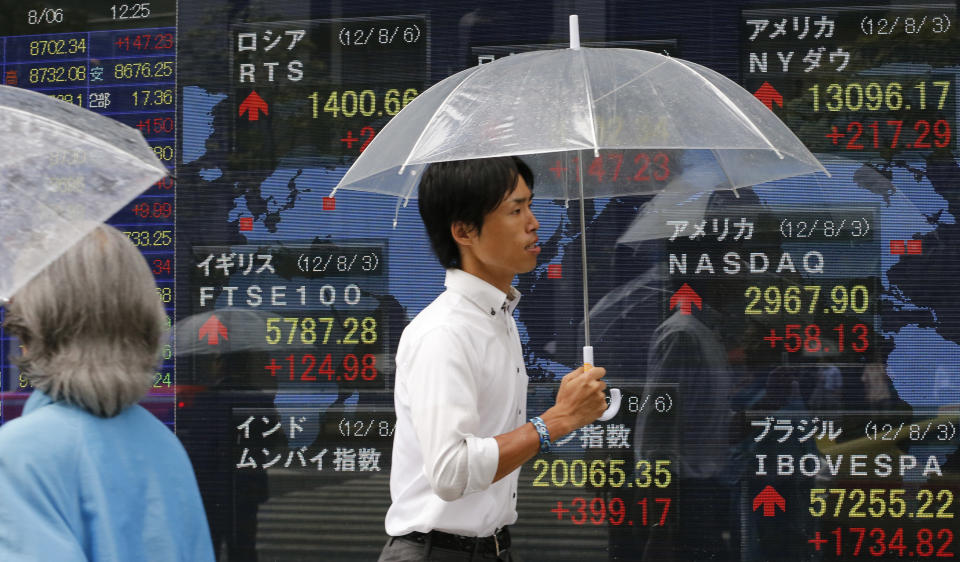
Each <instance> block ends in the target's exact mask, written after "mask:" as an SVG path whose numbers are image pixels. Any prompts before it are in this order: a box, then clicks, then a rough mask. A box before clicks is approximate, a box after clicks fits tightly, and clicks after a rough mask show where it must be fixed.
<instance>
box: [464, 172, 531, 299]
mask: <svg viewBox="0 0 960 562" xmlns="http://www.w3.org/2000/svg"><path fill="white" fill-rule="evenodd" d="M532 199H533V194H532V193H531V192H530V188H529V187H527V182H526V181H524V180H523V178H522V177H520V176H517V185H516V188H514V190H513V191H512V192H510V193H508V194H507V195H506V197H505V198H504V199H503V201H501V202H500V205H498V206H497V208H496V209H494V210H492V211H490V213H488V214H487V215H486V216H485V217H483V228H482V229H481V231H480V233H479V234H478V233H477V232H476V231H472V232H470V233H469V235H468V238H469V241H470V243H469V245H467V246H466V247H461V254H469V255H463V257H464V262H463V266H464V267H463V269H464V270H465V271H467V272H468V273H472V274H474V275H476V276H478V277H480V278H481V279H485V280H486V281H487V282H489V283H491V284H492V285H494V286H495V287H498V288H500V289H501V290H504V291H505V292H506V290H507V289H509V286H510V283H511V282H512V281H513V276H514V275H516V274H518V273H526V272H528V271H531V270H532V269H533V268H534V267H536V266H537V256H538V255H540V246H539V244H538V238H537V229H538V228H540V223H539V222H537V217H535V216H534V215H533V211H532V210H531V208H530V206H531V203H532ZM504 287H506V288H504Z"/></svg>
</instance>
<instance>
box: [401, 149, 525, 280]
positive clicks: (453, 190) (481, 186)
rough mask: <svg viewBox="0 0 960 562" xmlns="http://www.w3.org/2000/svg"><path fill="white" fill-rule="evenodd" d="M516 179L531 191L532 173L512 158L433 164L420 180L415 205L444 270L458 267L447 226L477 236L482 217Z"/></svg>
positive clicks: (504, 194) (513, 185) (457, 249)
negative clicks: (455, 225) (460, 227)
mask: <svg viewBox="0 0 960 562" xmlns="http://www.w3.org/2000/svg"><path fill="white" fill-rule="evenodd" d="M517 176H520V177H522V178H523V179H524V181H526V182H527V186H528V187H529V188H530V190H531V191H532V190H533V172H532V171H531V170H530V168H529V167H528V166H527V165H526V164H524V163H523V161H522V160H520V159H519V158H517V157H516V156H501V157H497V158H479V159H473V160H454V161H450V162H436V163H433V164H430V165H429V166H427V169H426V171H424V173H423V178H422V179H421V180H420V187H419V190H418V192H417V204H418V205H419V207H420V217H421V218H422V219H423V224H424V226H426V228H427V235H428V236H429V237H430V245H431V246H432V247H433V253H434V254H436V255H437V259H439V260H440V264H441V265H442V266H443V267H444V268H448V269H449V268H452V267H458V268H459V267H461V266H462V264H461V261H460V248H459V247H458V246H457V243H456V241H455V240H454V239H453V235H452V234H451V233H450V226H451V225H452V224H453V223H455V222H462V223H464V224H466V225H467V227H468V228H475V229H476V231H477V234H479V233H480V232H481V230H482V228H483V217H485V216H486V215H487V213H489V212H490V211H493V210H494V209H496V208H497V206H498V205H500V202H501V201H503V200H504V198H506V196H507V195H509V194H510V193H512V192H513V190H514V188H515V187H516V185H517Z"/></svg>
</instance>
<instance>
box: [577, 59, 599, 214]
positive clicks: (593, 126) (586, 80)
mask: <svg viewBox="0 0 960 562" xmlns="http://www.w3.org/2000/svg"><path fill="white" fill-rule="evenodd" d="M578 51H579V53H580V66H581V67H582V68H583V87H584V89H585V90H586V92H587V109H588V110H589V111H590V132H591V133H592V134H593V155H594V156H600V146H599V143H598V142H597V118H596V116H595V115H594V112H593V104H594V103H596V102H595V100H594V99H593V92H591V91H590V71H589V70H588V69H587V61H586V55H585V54H584V52H583V49H578ZM582 196H583V194H582V193H581V197H582Z"/></svg>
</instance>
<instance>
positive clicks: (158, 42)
mask: <svg viewBox="0 0 960 562" xmlns="http://www.w3.org/2000/svg"><path fill="white" fill-rule="evenodd" d="M113 46H114V47H116V48H117V50H118V51H128V52H129V51H134V52H144V51H167V50H172V49H173V47H174V46H175V42H174V40H173V33H142V34H137V35H120V36H119V37H117V38H116V39H114V41H113Z"/></svg>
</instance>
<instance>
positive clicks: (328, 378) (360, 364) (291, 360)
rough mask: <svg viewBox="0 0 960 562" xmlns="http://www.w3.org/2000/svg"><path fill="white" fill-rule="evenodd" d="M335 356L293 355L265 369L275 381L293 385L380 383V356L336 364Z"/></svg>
mask: <svg viewBox="0 0 960 562" xmlns="http://www.w3.org/2000/svg"><path fill="white" fill-rule="evenodd" d="M334 363H335V361H334V357H333V354H331V353H327V354H326V355H322V356H317V355H314V354H312V353H304V354H301V355H296V354H290V355H287V356H286V357H284V358H283V359H282V360H281V361H277V359H276V358H273V359H270V363H269V364H267V365H266V366H264V369H265V370H266V371H267V372H269V373H270V376H271V377H287V379H288V380H291V381H303V382H317V381H319V382H333V381H357V380H359V381H368V382H369V381H374V380H376V379H377V375H378V373H377V356H376V355H374V354H372V353H364V354H362V355H357V354H355V353H348V354H347V355H345V356H344V357H343V360H342V361H336V364H337V366H336V367H334Z"/></svg>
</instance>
